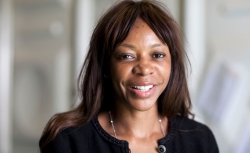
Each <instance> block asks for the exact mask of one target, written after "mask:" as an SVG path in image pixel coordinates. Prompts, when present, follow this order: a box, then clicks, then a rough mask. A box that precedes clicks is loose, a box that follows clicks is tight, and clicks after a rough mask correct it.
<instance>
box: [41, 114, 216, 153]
mask: <svg viewBox="0 0 250 153" xmlns="http://www.w3.org/2000/svg"><path fill="white" fill-rule="evenodd" d="M169 128H170V130H169V132H168V134H167V135H166V136H165V137H163V138H162V139H160V140H159V141H158V145H159V147H158V149H160V151H159V152H162V153H163V152H165V153H219V149H218V146H217V143H216V140H215V138H214V135H213V133H212V132H211V130H210V129H209V128H208V127H207V126H206V125H203V124H201V123H198V122H196V121H194V120H191V119H188V118H183V117H179V116H176V117H174V118H172V119H170V126H169ZM129 152H130V149H129V144H128V142H127V141H125V140H118V139H116V138H114V137H113V136H111V135H109V134H108V133H107V132H106V131H104V129H103V128H102V127H101V125H100V123H99V121H98V119H97V117H94V118H93V119H92V120H91V121H90V122H88V123H86V124H84V125H83V126H80V127H78V128H67V129H64V130H62V131H61V132H59V134H58V135H57V136H56V138H55V140H54V141H52V142H50V143H49V144H48V145H47V146H45V148H43V150H42V153H129Z"/></svg>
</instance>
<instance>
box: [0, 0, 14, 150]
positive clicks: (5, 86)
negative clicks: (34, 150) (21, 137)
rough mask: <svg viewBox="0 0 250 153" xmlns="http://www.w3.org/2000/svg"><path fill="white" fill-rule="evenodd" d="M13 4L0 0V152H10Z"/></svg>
mask: <svg viewBox="0 0 250 153" xmlns="http://www.w3.org/2000/svg"><path fill="white" fill-rule="evenodd" d="M12 7H13V5H12V1H11V0H0V72H1V73H0V74H1V75H0V125H1V126H0V152H1V153H11V152H12V139H11V138H12V128H11V127H12V126H11V125H12V116H11V114H12V113H11V110H12V109H11V106H12V105H11V104H12V103H11V94H12V93H11V91H12V89H11V88H12V73H13V48H12V46H13V43H12V41H13V39H12V34H13V33H12V32H13V16H12V14H13V8H12Z"/></svg>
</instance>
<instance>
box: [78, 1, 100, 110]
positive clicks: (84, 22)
mask: <svg viewBox="0 0 250 153" xmlns="http://www.w3.org/2000/svg"><path fill="white" fill-rule="evenodd" d="M75 5H76V8H75V9H76V21H75V28H76V30H75V73H74V77H75V78H76V77H77V76H78V74H79V72H80V70H81V67H82V64H83V62H84V59H85V57H86V54H87V52H88V48H89V41H90V38H91V34H92V32H93V27H94V23H95V11H96V8H95V0H76V3H75ZM78 100H79V99H78ZM78 104H79V101H78V102H76V104H75V105H78Z"/></svg>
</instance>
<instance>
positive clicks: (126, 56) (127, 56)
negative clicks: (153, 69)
mask: <svg viewBox="0 0 250 153" xmlns="http://www.w3.org/2000/svg"><path fill="white" fill-rule="evenodd" d="M118 59H120V60H131V59H134V56H133V55H131V54H121V55H118Z"/></svg>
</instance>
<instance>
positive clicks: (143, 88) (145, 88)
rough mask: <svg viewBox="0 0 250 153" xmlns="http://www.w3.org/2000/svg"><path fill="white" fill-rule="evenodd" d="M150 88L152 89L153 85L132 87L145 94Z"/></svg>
mask: <svg viewBox="0 0 250 153" xmlns="http://www.w3.org/2000/svg"><path fill="white" fill-rule="evenodd" d="M152 87H153V85H148V86H133V87H132V88H134V89H138V90H141V91H143V92H146V91H148V90H149V89H151V88H152Z"/></svg>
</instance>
